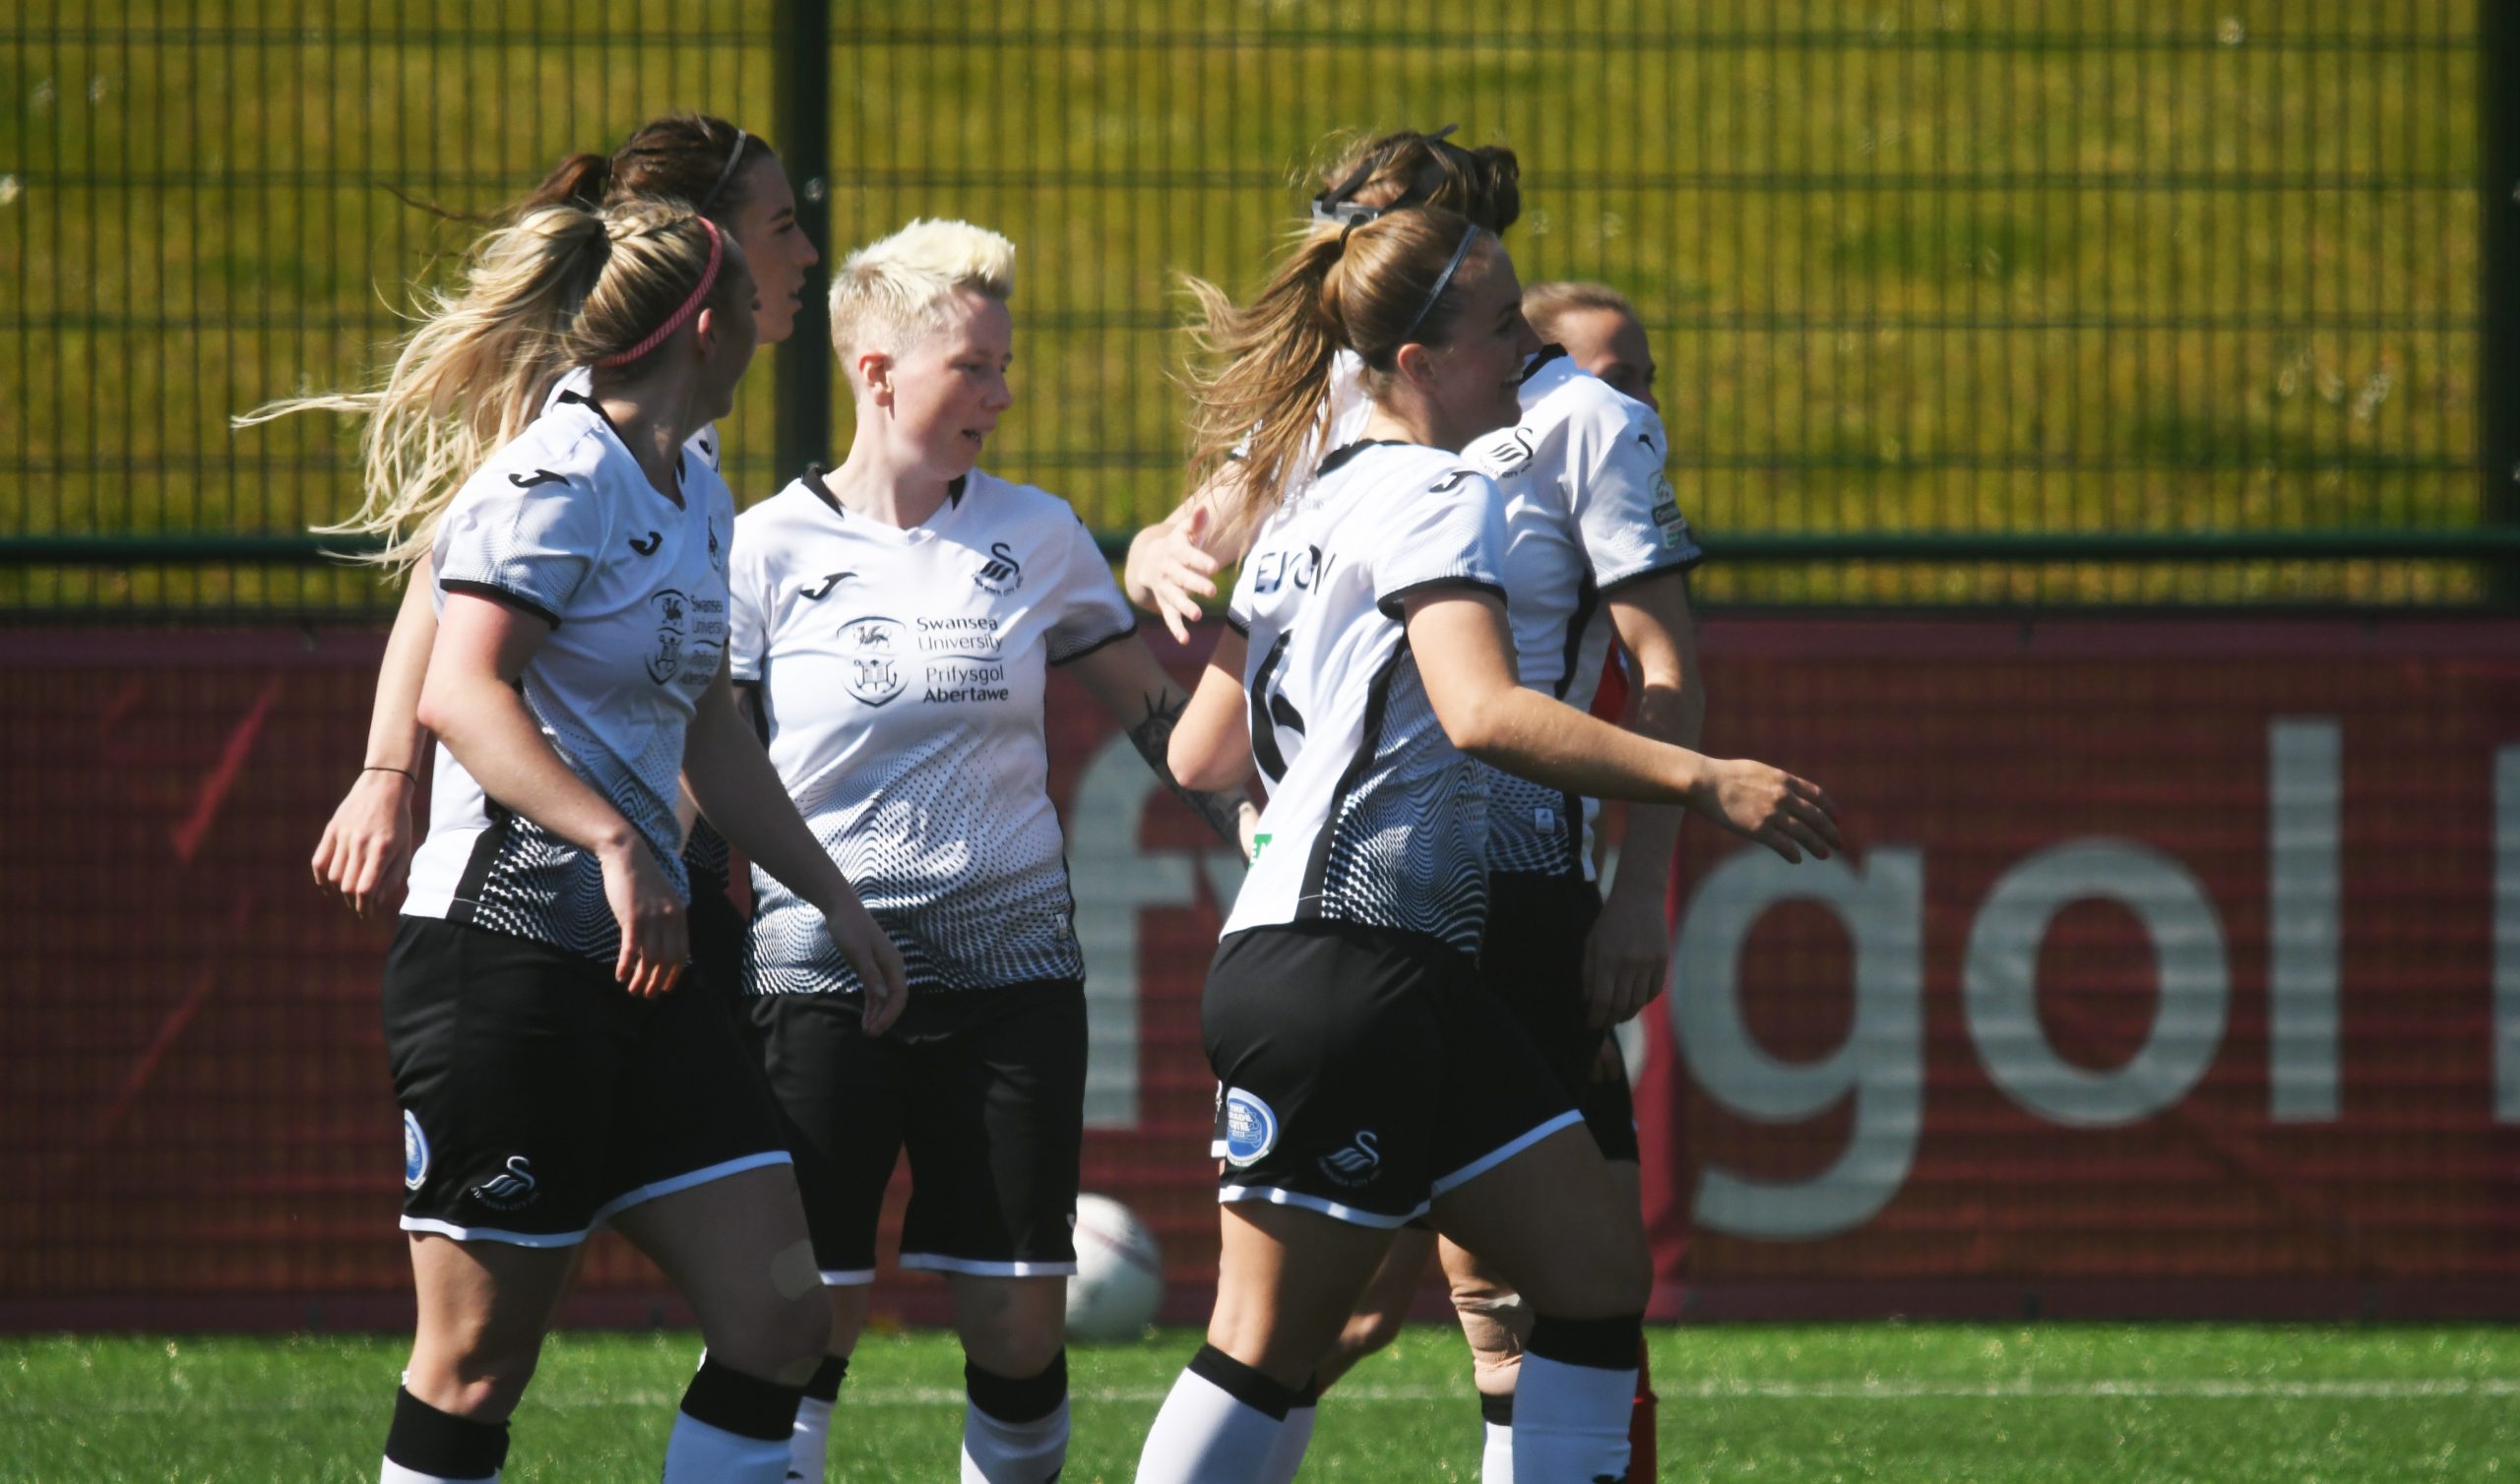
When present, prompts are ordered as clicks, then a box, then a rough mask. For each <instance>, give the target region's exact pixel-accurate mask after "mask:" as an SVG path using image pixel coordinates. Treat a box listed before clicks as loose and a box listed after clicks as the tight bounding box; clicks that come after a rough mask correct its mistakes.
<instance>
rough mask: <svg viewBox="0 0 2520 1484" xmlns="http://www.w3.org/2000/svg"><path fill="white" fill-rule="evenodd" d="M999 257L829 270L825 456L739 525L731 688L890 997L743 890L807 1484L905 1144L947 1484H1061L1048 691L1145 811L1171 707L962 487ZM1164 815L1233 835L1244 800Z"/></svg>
mask: <svg viewBox="0 0 2520 1484" xmlns="http://www.w3.org/2000/svg"><path fill="white" fill-rule="evenodd" d="M1014 269H1015V248H1014V244H1012V243H1010V242H1008V241H1007V240H1006V239H1005V238H1004V237H1001V236H999V235H998V234H996V233H995V232H990V231H984V230H982V229H980V228H978V227H975V226H972V225H969V224H967V223H964V222H959V221H919V222H914V223H912V224H911V225H910V226H909V227H907V228H905V229H904V230H902V231H900V232H897V233H895V234H893V235H892V236H890V237H886V238H884V239H883V240H882V241H880V242H876V243H874V244H873V245H871V246H868V247H866V248H863V249H861V250H860V251H858V252H856V253H854V254H852V255H851V257H850V259H849V261H848V262H847V263H846V264H844V265H843V266H842V268H841V270H840V272H839V273H838V274H837V275H835V276H834V280H833V283H832V291H831V326H832V343H833V345H834V347H835V348H836V349H837V351H838V353H839V356H840V361H841V366H842V369H843V371H844V372H845V374H846V375H847V377H848V379H849V385H850V388H851V393H852V394H853V396H854V400H855V402H856V407H857V429H856V434H855V437H854V439H853V440H852V442H851V446H850V450H849V456H848V458H847V459H846V460H845V461H843V462H842V463H841V464H839V466H838V467H835V468H829V469H825V468H819V467H818V468H814V469H809V470H808V471H807V472H806V473H805V474H804V475H803V477H801V478H799V479H797V480H796V481H795V482H794V483H792V484H790V485H788V488H787V489H785V490H783V491H782V492H781V493H780V494H778V495H777V496H775V497H773V498H772V499H770V500H767V501H765V502H763V503H762V504H761V505H759V506H756V507H754V508H753V509H752V510H750V511H748V512H746V513H745V515H744V517H743V519H742V521H741V522H740V523H738V530H739V532H740V539H738V540H737V542H736V543H735V551H736V556H735V566H734V578H733V588H734V621H735V629H734V632H735V639H734V674H735V678H736V680H737V681H738V683H744V684H749V685H751V686H754V687H757V689H756V690H754V691H753V693H752V694H753V699H754V700H755V701H756V703H757V704H758V705H759V707H760V713H761V717H762V720H763V722H764V725H765V728H766V731H767V735H768V737H769V742H770V756H771V760H772V762H773V763H774V764H775V765H776V766H777V768H778V771H779V773H780V776H781V778H782V779H783V780H785V782H786V784H787V786H788V790H789V791H790V793H791V794H793V796H794V797H795V800H796V802H797V805H798V806H799V807H800V808H801V809H802V810H803V811H804V813H805V817H806V819H807V820H808V822H809V823H810V824H811V826H812V828H813V830H814V833H815V835H817V836H818V837H819V838H820V839H821V840H822V842H823V844H824V846H825V847H826V848H827V849H828V850H830V852H831V853H832V854H833V856H834V857H835V858H837V859H838V860H839V861H840V863H841V865H842V867H843V868H844V869H845V870H846V871H847V872H848V873H849V876H850V878H851V880H852V881H854V882H856V883H857V886H858V890H859V891H860V892H861V893H862V894H863V896H864V899H865V902H866V905H867V907H868V908H869V909H870V910H871V911H872V912H873V913H874V915H875V919H876V920H877V921H878V922H879V923H881V924H882V926H883V928H884V930H885V931H886V932H887V933H889V934H890V935H891V938H892V941H893V943H894V944H895V945H896V946H897V947H898V948H899V949H900V951H901V953H902V956H903V958H905V960H906V961H907V962H908V964H909V966H910V978H911V983H912V985H913V988H914V991H915V993H914V994H913V995H912V997H911V1004H910V1008H909V1010H908V1011H907V1012H906V1013H905V1014H904V1017H903V1019H902V1020H901V1021H900V1022H899V1023H898V1024H896V1025H894V1026H893V1027H892V1029H891V1030H890V1032H888V1033H887V1034H885V1035H884V1036H883V1037H882V1038H881V1039H877V1038H875V1037H874V1036H871V1035H869V1034H868V1033H867V1030H866V1028H865V1026H864V1024H863V1023H862V1018H861V1011H860V1001H861V998H862V997H861V995H860V992H859V979H858V976H857V975H856V973H855V972H854V971H853V970H852V969H851V966H850V965H849V964H848V963H846V962H845V961H844V960H843V959H842V958H841V957H840V956H839V955H837V954H834V953H833V952H832V950H831V947H830V945H829V943H828V942H827V941H826V935H825V932H824V927H823V921H822V916H821V912H820V909H819V907H818V906H817V905H816V904H815V903H814V902H813V901H812V900H811V899H810V898H809V897H805V896H804V895H802V894H800V893H797V892H795V891H793V890H791V889H789V888H788V887H787V886H785V885H783V884H782V883H780V882H778V881H775V880H772V879H770V878H768V877H766V876H764V877H759V878H757V879H756V882H755V886H756V892H757V898H756V899H757V900H758V902H759V909H758V913H757V915H756V917H755V919H754V923H753V930H752V937H751V952H750V955H749V958H748V962H747V987H748V988H749V989H750V990H751V991H752V993H753V994H754V996H755V997H756V998H754V1000H753V1001H752V1009H753V1012H754V1019H755V1026H756V1029H757V1030H758V1031H759V1033H760V1035H761V1037H762V1042H763V1055H764V1060H765V1063H766V1065H767V1067H768V1070H769V1073H770V1080H771V1083H772V1089H773V1092H774V1094H775V1096H776V1097H777V1099H778V1101H779V1103H780V1106H781V1108H782V1110H783V1112H784V1113H785V1115H786V1119H787V1127H788V1146H789V1148H790V1149H791V1150H792V1151H793V1152H794V1154H795V1157H796V1166H797V1177H798V1181H799V1183H800V1185H801V1186H802V1188H803V1190H804V1192H805V1206H806V1212H807V1215H808V1217H809V1219H810V1222H811V1226H812V1231H813V1239H814V1251H815V1258H816V1262H817V1265H818V1267H819V1268H820V1270H821V1273H822V1278H823V1281H824V1282H826V1283H828V1284H831V1285H832V1287H833V1297H834V1305H833V1309H834V1316H833V1321H834V1322H833V1326H832V1331H831V1335H830V1346H829V1359H828V1360H827V1361H826V1363H825V1365H824V1367H823V1369H822V1371H821V1372H820V1374H819V1375H818V1376H817V1377H816V1378H815V1383H814V1386H813V1387H812V1388H811V1389H810V1390H809V1391H808V1394H807V1398H806V1400H805V1402H804V1403H803V1405H802V1406H800V1408H799V1409H798V1417H797V1423H798V1425H797V1432H796V1442H795V1456H794V1459H793V1461H792V1465H791V1466H792V1467H793V1469H794V1471H795V1474H796V1475H798V1476H802V1477H805V1478H809V1479H818V1478H820V1477H821V1474H822V1449H823V1430H824V1428H825V1427H826V1426H827V1425H828V1420H829V1416H830V1410H831V1404H832V1401H833V1400H834V1398H836V1396H837V1395H838V1391H839V1387H840V1384H841V1378H842V1376H843V1375H844V1374H845V1372H846V1370H847V1364H848V1356H849V1354H850V1352H851V1350H852V1349H853V1348H854V1346H855V1344H856V1340H857V1334H858V1330H859V1327H860V1326H861V1325H862V1324H863V1323H864V1321H865V1317H866V1301H867V1292H868V1285H869V1284H870V1283H872V1281H873V1280H874V1276H875V1227H876V1218H877V1215H878V1213H879V1211H880V1209H881V1207H882V1205H883V1198H884V1188H885V1185H886V1184H887V1183H888V1182H889V1180H890V1179H891V1177H892V1172H893V1165H894V1162H895V1160H896V1158H897V1157H898V1156H899V1154H900V1152H901V1151H902V1149H903V1148H904V1147H905V1146H907V1147H908V1150H909V1154H910V1164H911V1179H912V1186H913V1191H912V1196H911V1205H910V1209H909V1213H908V1215H907V1217H906V1219H905V1221H904V1224H903V1230H902V1256H901V1262H902V1266H903V1267H905V1268H921V1269H925V1270H928V1271H932V1272H941V1273H944V1274H945V1275H946V1276H947V1278H948V1280H949V1282H950V1285H951V1287H952V1290H953V1295H954V1309H955V1324H956V1328H957V1329H958V1330H959V1331H960V1333H961V1336H962V1341H963V1349H964V1354H965V1356H966V1358H967V1364H966V1365H965V1367H964V1376H965V1379H966V1382H967V1386H968V1392H969V1405H968V1407H967V1408H966V1410H965V1412H964V1428H963V1453H962V1477H963V1478H965V1479H967V1480H984V1481H988V1484H1042V1481H1044V1480H1048V1479H1052V1478H1055V1477H1056V1476H1057V1475H1058V1472H1059V1470H1060V1468H1061V1467H1062V1465H1063V1464H1064V1462H1065V1459H1066V1451H1067V1431H1068V1414H1067V1365H1066V1358H1065V1351H1064V1349H1063V1348H1062V1329H1063V1325H1064V1318H1065V1313H1064V1311H1065V1290H1066V1284H1065V1281H1064V1280H1065V1277H1066V1275H1067V1274H1069V1273H1072V1272H1074V1271H1075V1270H1076V1253H1075V1248H1074V1246H1073V1244H1072V1240H1071V1236H1070V1228H1071V1227H1072V1226H1073V1224H1074V1222H1075V1212H1076V1195H1077V1179H1078V1156H1079V1151H1080V1147H1081V1144H1082V1139H1083V1127H1084V1097H1085V1059H1086V1041H1085V997H1084V985H1083V980H1084V970H1085V965H1084V959H1083V958H1082V956H1081V955H1080V954H1079V952H1078V949H1077V944H1076V939H1075V934H1074V932H1073V930H1072V927H1071V922H1070V919H1071V917H1072V915H1073V911H1074V902H1073V900H1072V899H1071V897H1070V895H1069V890H1068V880H1067V868H1066V861H1065V858H1064V849H1063V841H1062V839H1061V837H1060V833H1059V822H1058V816H1057V814H1056V813H1055V812H1054V811H1053V810H1052V808H1051V805H1050V800H1049V795H1048V792H1047V773H1048V764H1047V758H1046V752H1045V745H1044V740H1043V715H1042V701H1043V685H1044V682H1045V679H1046V671H1047V669H1048V667H1050V666H1053V665H1057V666H1064V667H1066V669H1067V670H1068V673H1069V674H1071V675H1073V676H1075V677H1076V678H1077V680H1079V681H1080V682H1082V683H1083V684H1084V686H1085V688H1086V690H1087V691H1088V692H1089V693H1091V694H1092V695H1093V696H1094V697H1095V698H1096V699H1097V700H1098V701H1100V702H1101V703H1102V704H1103V706H1104V707H1106V708H1108V709H1109V710H1110V711H1112V712H1113V713H1114V714H1115V715H1117V716H1118V717H1119V719H1120V721H1121V724H1122V725H1123V726H1124V727H1125V728H1126V729H1127V731H1128V734H1129V736H1130V738H1131V740H1132V741H1133V742H1135V743H1136V745H1137V747H1138V749H1139V751H1140V752H1141V753H1143V754H1144V755H1145V756H1146V757H1147V759H1148V760H1149V761H1150V762H1151V763H1152V764H1153V765H1154V766H1155V768H1156V770H1157V772H1158V773H1160V774H1163V775H1164V776H1165V777H1166V781H1167V782H1168V781H1170V776H1169V773H1168V772H1167V771H1166V764H1165V748H1166V741H1167V739H1168V737H1169V735H1170V732H1171V728H1172V724H1173V720H1174V718H1176V717H1177V716H1178V715H1179V714H1180V712H1181V709H1182V707H1183V706H1184V705H1185V704H1186V702H1187V698H1186V697H1185V696H1184V695H1183V694H1182V693H1181V692H1180V690H1179V689H1178V688H1177V687H1175V686H1174V685H1173V684H1172V683H1171V681H1170V680H1169V679H1167V678H1166V675H1165V673H1164V671H1163V669H1162V668H1161V667H1160V666H1158V665H1157V663H1156V661H1155V657H1154V656H1153V655H1152V654H1150V653H1149V652H1148V651H1147V648H1146V645H1145V643H1144V642H1143V641H1141V640H1140V639H1139V638H1138V637H1137V632H1136V631H1137V624H1136V621H1135V619H1134V618H1132V617H1131V615H1130V612H1129V608H1128V605H1127V603H1126V602H1124V601H1123V600H1122V598H1121V596H1120V592H1119V588H1118V587H1117V586H1116V585H1115V584H1114V583H1113V582H1112V581H1111V574H1110V569H1109V567H1108V566H1107V565H1106V564H1105V563H1104V560H1103V555H1102V553H1101V552H1100V551H1099V550H1097V549H1096V547H1095V544H1094V540H1093V537H1092V536H1091V535H1090V534H1089V533H1088V532H1087V530H1086V528H1085V526H1084V524H1083V523H1082V522H1081V521H1079V520H1078V519H1077V516H1076V512H1075V511H1073V510H1072V509H1070V508H1069V506H1068V504H1067V502H1065V501H1064V500H1061V499H1059V498H1058V497H1057V496H1055V495H1051V494H1047V493H1045V492H1043V491H1041V490H1039V489H1035V488H1032V487H1030V486H1027V485H1020V484H1013V483H1009V482H1008V481H1006V480H1004V479H1000V478H997V477H995V476H994V475H991V474H989V473H987V472H985V471H983V470H981V469H979V468H978V467H977V463H978V461H979V458H980V454H981V451H982V449H983V448H984V447H985V446H986V443H987V440H988V438H989V436H990V434H991V433H992V432H994V431H995V429H996V428H997V426H998V422H999V419H1000V418H1002V417H1003V416H1004V415H1005V414H1006V411H1007V408H1008V407H1009V406H1010V405H1011V404H1012V402H1013V400H1014V398H1013V393H1012V391H1011V390H1010V388H1009V386H1008V383H1007V374H1006V373H1007V367H1008V364H1009V363H1010V361H1011V360H1012V358H1013V333H1014V322H1013V320H1012V318H1011V317H1010V315H1009V313H1008V310H1007V299H1008V297H1009V295H1010V294H1011V293H1012V292H1013V290H1014ZM1186 797H1187V798H1188V800H1189V802H1190V803H1191V804H1192V806H1193V807H1194V808H1197V809H1199V810H1200V811H1201V812H1202V813H1203V814H1204V815H1205V817H1206V818H1207V820H1208V822H1209V823H1210V824H1211V825H1212V826H1213V827H1214V828H1215V829H1216V830H1217V831H1218V833H1219V834H1220V835H1224V836H1225V837H1226V838H1227V839H1229V840H1232V839H1234V838H1235V837H1236V833H1237V832H1236V823H1237V814H1238V812H1239V808H1247V807H1248V806H1247V805H1242V803H1241V799H1240V795H1239V791H1238V788H1236V789H1233V790H1230V791H1228V792H1224V793H1218V794H1190V795H1186Z"/></svg>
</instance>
